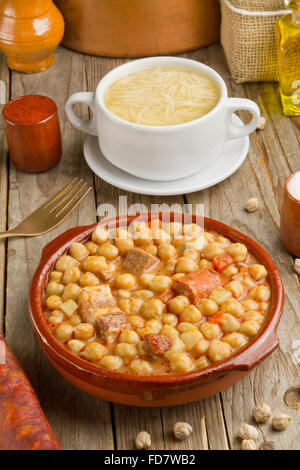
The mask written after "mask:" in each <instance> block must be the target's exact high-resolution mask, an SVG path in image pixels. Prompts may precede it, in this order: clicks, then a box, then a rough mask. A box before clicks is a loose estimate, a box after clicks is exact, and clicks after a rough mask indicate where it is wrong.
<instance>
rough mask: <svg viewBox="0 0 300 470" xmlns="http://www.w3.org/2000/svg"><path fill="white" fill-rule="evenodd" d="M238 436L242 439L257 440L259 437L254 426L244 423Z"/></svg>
mask: <svg viewBox="0 0 300 470" xmlns="http://www.w3.org/2000/svg"><path fill="white" fill-rule="evenodd" d="M238 436H239V437H240V438H241V439H247V440H248V439H253V440H254V441H256V440H257V439H258V431H257V429H256V428H255V427H254V426H251V425H250V424H247V423H243V424H242V425H241V427H240V429H239V432H238Z"/></svg>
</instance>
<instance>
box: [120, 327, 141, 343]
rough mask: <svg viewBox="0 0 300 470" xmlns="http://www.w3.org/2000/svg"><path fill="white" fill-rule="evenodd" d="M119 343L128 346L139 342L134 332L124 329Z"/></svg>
mask: <svg viewBox="0 0 300 470" xmlns="http://www.w3.org/2000/svg"><path fill="white" fill-rule="evenodd" d="M119 341H120V342H121V343H128V344H137V343H139V342H140V341H141V339H140V337H139V335H138V334H137V333H136V332H135V331H134V330H129V329H128V328H126V329H125V330H123V331H122V333H121V335H120V337H119Z"/></svg>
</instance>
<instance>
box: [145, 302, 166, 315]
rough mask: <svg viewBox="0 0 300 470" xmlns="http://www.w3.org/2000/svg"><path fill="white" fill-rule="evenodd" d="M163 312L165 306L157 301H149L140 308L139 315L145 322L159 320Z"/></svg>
mask: <svg viewBox="0 0 300 470" xmlns="http://www.w3.org/2000/svg"><path fill="white" fill-rule="evenodd" d="M164 310H165V304H164V303H163V302H162V301H161V300H159V299H149V300H146V301H145V302H144V305H143V306H142V308H141V315H142V316H143V317H144V318H146V319H147V320H151V318H159V317H161V316H162V314H163V312H164Z"/></svg>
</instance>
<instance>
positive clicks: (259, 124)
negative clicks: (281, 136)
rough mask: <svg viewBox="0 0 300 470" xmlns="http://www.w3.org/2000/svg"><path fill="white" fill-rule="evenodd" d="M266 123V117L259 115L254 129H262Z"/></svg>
mask: <svg viewBox="0 0 300 470" xmlns="http://www.w3.org/2000/svg"><path fill="white" fill-rule="evenodd" d="M266 123H267V120H266V118H265V117H263V116H261V117H260V118H259V123H258V126H257V128H256V129H257V130H259V131H262V130H263V129H264V128H265V127H266Z"/></svg>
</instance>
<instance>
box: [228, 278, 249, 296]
mask: <svg viewBox="0 0 300 470" xmlns="http://www.w3.org/2000/svg"><path fill="white" fill-rule="evenodd" d="M225 289H227V290H229V291H230V292H231V293H232V295H233V296H234V297H237V298H238V297H241V296H242V295H243V293H244V287H243V286H242V284H241V283H240V282H239V281H231V282H229V283H228V284H226V286H225Z"/></svg>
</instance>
